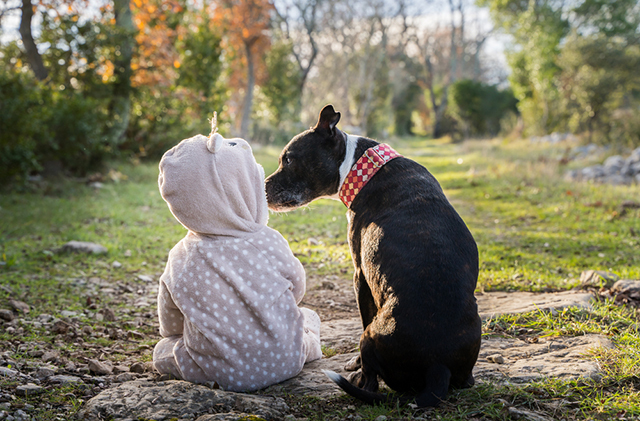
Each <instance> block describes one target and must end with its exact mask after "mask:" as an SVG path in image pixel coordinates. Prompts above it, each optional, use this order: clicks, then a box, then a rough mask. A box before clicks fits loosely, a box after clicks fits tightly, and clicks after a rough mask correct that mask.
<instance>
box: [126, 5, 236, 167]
mask: <svg viewBox="0 0 640 421" xmlns="http://www.w3.org/2000/svg"><path fill="white" fill-rule="evenodd" d="M190 18H193V16H186V17H185V19H190ZM190 29H191V30H189V31H188V32H186V34H185V35H184V36H183V37H179V38H178V39H177V40H176V41H175V48H176V51H177V52H179V57H180V59H179V62H180V67H179V68H178V76H177V79H176V80H175V81H171V84H170V85H165V86H157V85H151V86H141V87H139V88H138V89H137V92H136V93H135V95H134V97H133V99H132V108H131V117H130V118H131V120H130V122H129V127H128V129H127V136H126V140H125V141H124V143H123V144H122V145H121V146H120V149H121V150H122V151H124V152H128V153H132V154H135V155H136V156H139V157H146V158H147V159H149V158H158V157H160V156H162V154H163V153H164V152H165V151H166V150H167V149H170V148H171V147H173V146H174V145H175V144H177V143H178V142H180V141H181V140H182V139H185V138H188V137H191V136H194V135H196V134H199V133H202V134H208V133H209V131H210V130H211V125H210V123H209V119H210V118H211V116H212V115H213V112H214V111H215V112H217V113H218V121H219V126H223V127H224V125H225V124H226V122H225V120H226V119H227V118H228V116H226V115H225V112H224V111H225V107H224V103H225V101H226V99H227V97H228V92H227V87H226V86H225V85H224V81H225V72H226V70H225V66H224V63H223V50H222V45H221V42H222V36H221V34H220V33H219V31H217V30H216V29H212V28H211V27H210V23H209V22H206V21H205V22H203V23H200V24H198V25H194V26H193V27H191V28H190Z"/></svg>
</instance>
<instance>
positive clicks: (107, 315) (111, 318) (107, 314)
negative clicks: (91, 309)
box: [98, 307, 116, 322]
mask: <svg viewBox="0 0 640 421" xmlns="http://www.w3.org/2000/svg"><path fill="white" fill-rule="evenodd" d="M98 314H101V315H102V316H103V317H102V319H103V320H105V321H107V322H115V321H116V313H115V312H114V311H113V310H112V309H110V308H109V307H105V308H103V309H100V311H98Z"/></svg>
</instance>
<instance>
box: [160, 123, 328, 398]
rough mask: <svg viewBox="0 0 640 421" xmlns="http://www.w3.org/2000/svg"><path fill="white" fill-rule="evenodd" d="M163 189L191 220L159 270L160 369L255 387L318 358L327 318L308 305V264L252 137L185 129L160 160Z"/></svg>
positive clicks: (178, 213)
mask: <svg viewBox="0 0 640 421" xmlns="http://www.w3.org/2000/svg"><path fill="white" fill-rule="evenodd" d="M158 184H159V187H160V193H161V194H162V197H163V198H164V200H165V201H166V202H167V204H168V205H169V208H170V209H171V212H172V213H173V215H174V216H175V217H176V219H177V220H178V221H179V222H180V223H181V224H182V225H184V227H185V228H187V229H188V230H189V232H188V233H187V235H186V236H185V237H184V238H183V239H182V240H181V241H180V242H179V243H178V244H176V246H175V247H173V249H172V250H171V252H170V253H169V259H168V262H167V266H166V269H165V271H164V273H163V274H162V276H161V278H160V288H159V291H158V316H159V319H160V334H161V335H162V337H163V339H162V340H161V341H160V342H159V343H158V344H157V345H156V347H155V349H154V351H153V364H154V367H155V368H156V369H157V370H158V371H159V372H160V373H168V374H172V375H173V376H175V377H177V378H180V379H183V380H188V381H191V382H195V383H209V382H216V383H217V384H218V385H219V386H220V387H222V388H223V389H225V390H232V391H254V390H258V389H261V388H264V387H266V386H269V385H272V384H275V383H279V382H281V381H283V380H286V379H288V378H291V377H294V376H296V375H297V374H298V373H299V372H300V371H301V370H302V366H303V365H304V363H305V362H307V361H313V360H316V359H319V358H320V357H321V356H322V352H321V350H320V318H319V317H318V315H317V314H316V313H315V312H314V311H312V310H309V309H307V308H299V307H298V304H299V303H300V301H301V300H302V297H303V295H304V292H305V272H304V269H303V267H302V265H301V263H300V262H299V261H298V259H297V258H296V257H294V255H293V253H292V252H291V249H290V248H289V244H288V243H287V241H286V240H285V239H284V238H283V237H282V235H280V233H279V232H278V231H275V230H274V229H272V228H269V227H268V226H267V225H266V224H267V218H268V209H267V200H266V195H265V190H264V170H263V169H262V167H261V166H260V165H259V164H258V163H256V161H255V159H254V157H253V154H252V152H251V147H250V146H249V144H248V143H247V142H246V141H244V140H243V139H224V138H223V137H222V136H221V135H220V134H217V133H216V134H212V136H210V137H205V136H202V135H198V136H195V137H192V138H190V139H185V140H183V141H182V142H180V143H179V144H178V145H177V146H175V147H174V148H172V149H170V150H169V151H167V152H166V153H165V154H164V156H163V157H162V160H161V161H160V176H159V178H158Z"/></svg>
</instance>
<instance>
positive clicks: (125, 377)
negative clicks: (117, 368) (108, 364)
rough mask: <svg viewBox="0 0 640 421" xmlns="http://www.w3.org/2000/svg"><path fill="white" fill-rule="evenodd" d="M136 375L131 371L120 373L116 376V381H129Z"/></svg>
mask: <svg viewBox="0 0 640 421" xmlns="http://www.w3.org/2000/svg"><path fill="white" fill-rule="evenodd" d="M135 378H136V375H135V374H133V373H120V374H118V375H117V376H116V379H115V380H116V382H117V383H124V382H130V381H131V380H135Z"/></svg>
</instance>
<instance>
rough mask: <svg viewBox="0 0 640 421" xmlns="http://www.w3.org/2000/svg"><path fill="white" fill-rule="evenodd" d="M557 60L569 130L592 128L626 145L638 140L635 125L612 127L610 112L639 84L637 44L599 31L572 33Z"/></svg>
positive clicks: (629, 98) (614, 125)
mask: <svg viewBox="0 0 640 421" xmlns="http://www.w3.org/2000/svg"><path fill="white" fill-rule="evenodd" d="M558 63H559V65H560V66H561V67H562V69H563V72H562V75H561V89H563V92H565V97H564V101H563V104H564V106H565V107H566V110H567V112H568V114H569V127H570V128H571V129H572V130H574V131H588V132H589V134H590V135H591V134H593V133H594V132H596V133H598V134H599V137H600V138H601V139H603V140H607V141H612V140H614V139H615V140H616V141H617V142H618V143H624V144H628V145H630V146H633V145H635V144H640V132H639V131H638V129H637V127H636V128H633V127H626V130H622V131H620V130H616V129H614V128H615V127H616V126H617V125H616V121H615V120H616V119H615V117H614V116H615V115H616V114H620V113H621V112H622V110H621V109H623V108H624V107H625V104H624V103H625V101H626V102H628V103H629V102H631V100H632V98H631V97H630V96H629V93H631V92H633V91H634V90H637V89H639V88H640V73H639V72H638V70H637V69H638V68H640V46H638V45H626V43H624V42H623V41H622V39H621V38H607V37H605V36H604V35H602V34H600V35H594V36H589V37H582V36H578V35H577V34H576V33H574V34H573V35H572V36H571V37H569V38H568V40H567V42H566V44H565V46H564V48H563V51H562V54H561V55H560V57H559V58H558ZM636 104H637V102H636ZM616 110H620V111H618V112H617V113H616ZM631 121H632V120H631ZM614 136H615V137H614Z"/></svg>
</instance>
